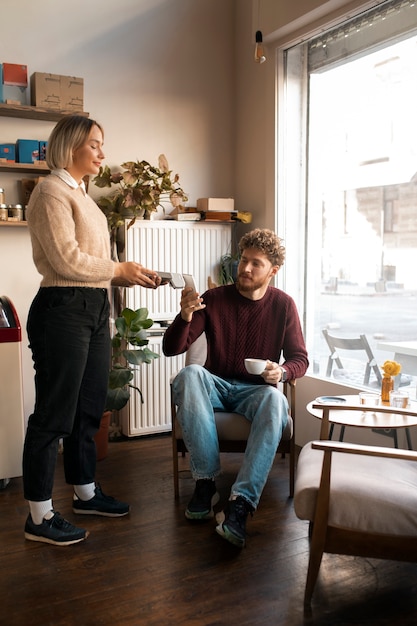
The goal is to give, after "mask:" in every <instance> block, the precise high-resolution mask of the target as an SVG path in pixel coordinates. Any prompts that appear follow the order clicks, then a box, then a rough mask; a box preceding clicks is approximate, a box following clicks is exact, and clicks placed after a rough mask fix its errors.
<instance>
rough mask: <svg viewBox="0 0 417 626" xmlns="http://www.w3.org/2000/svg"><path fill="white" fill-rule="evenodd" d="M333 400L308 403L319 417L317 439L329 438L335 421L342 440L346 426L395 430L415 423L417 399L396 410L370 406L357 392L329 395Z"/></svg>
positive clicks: (310, 411) (416, 423)
mask: <svg viewBox="0 0 417 626" xmlns="http://www.w3.org/2000/svg"><path fill="white" fill-rule="evenodd" d="M332 397H333V398H334V400H333V401H331V400H329V401H326V402H320V401H319V400H318V399H316V400H313V401H312V402H309V403H308V404H307V407H306V408H307V411H308V412H309V413H310V414H311V415H314V417H317V418H318V419H321V429H320V439H331V432H332V429H333V425H334V424H339V425H340V426H341V427H342V431H341V432H342V434H341V441H342V439H343V432H344V428H345V427H346V426H355V427H359V428H383V429H397V428H409V427H410V426H417V401H416V400H411V401H410V403H409V406H408V407H407V408H406V409H397V408H395V409H394V408H393V407H392V406H389V405H385V404H380V405H378V406H369V405H364V404H359V395H358V394H355V395H346V396H332ZM407 443H408V447H409V449H410V450H411V449H412V447H411V439H410V436H409V432H408V431H407Z"/></svg>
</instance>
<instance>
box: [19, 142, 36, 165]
mask: <svg viewBox="0 0 417 626" xmlns="http://www.w3.org/2000/svg"><path fill="white" fill-rule="evenodd" d="M36 161H39V141H36V140H35V139H18V140H17V141H16V163H35V162H36Z"/></svg>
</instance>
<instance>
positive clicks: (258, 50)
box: [255, 30, 266, 63]
mask: <svg viewBox="0 0 417 626" xmlns="http://www.w3.org/2000/svg"><path fill="white" fill-rule="evenodd" d="M255 42H256V43H255V63H263V62H264V61H266V55H265V50H264V45H263V41H262V32H261V31H260V30H257V31H256V33H255Z"/></svg>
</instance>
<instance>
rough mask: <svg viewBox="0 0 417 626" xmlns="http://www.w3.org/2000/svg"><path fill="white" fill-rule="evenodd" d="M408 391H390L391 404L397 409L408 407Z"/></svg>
mask: <svg viewBox="0 0 417 626" xmlns="http://www.w3.org/2000/svg"><path fill="white" fill-rule="evenodd" d="M408 399H409V393H408V391H400V390H393V391H390V392H389V404H390V406H392V407H394V408H396V409H406V408H407V407H408Z"/></svg>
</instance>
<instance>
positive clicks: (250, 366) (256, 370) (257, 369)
mask: <svg viewBox="0 0 417 626" xmlns="http://www.w3.org/2000/svg"><path fill="white" fill-rule="evenodd" d="M245 367H246V369H247V371H248V372H249V374H262V372H264V371H265V368H266V361H264V360H263V359H245Z"/></svg>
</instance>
